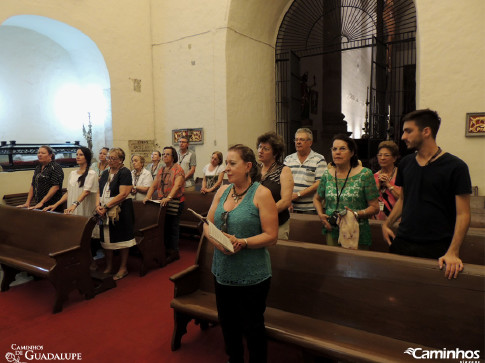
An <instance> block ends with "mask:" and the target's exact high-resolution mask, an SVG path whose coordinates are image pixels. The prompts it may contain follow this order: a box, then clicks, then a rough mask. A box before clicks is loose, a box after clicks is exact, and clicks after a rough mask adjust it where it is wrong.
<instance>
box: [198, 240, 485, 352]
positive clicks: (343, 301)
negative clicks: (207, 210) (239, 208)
mask: <svg viewBox="0 0 485 363" xmlns="http://www.w3.org/2000/svg"><path fill="white" fill-rule="evenodd" d="M269 251H270V255H271V264H272V271H273V278H272V281H271V289H270V292H269V296H268V300H267V306H268V307H271V308H276V309H281V310H284V311H288V312H291V313H294V314H300V315H303V316H308V317H311V318H315V319H319V320H325V321H329V322H332V323H336V324H339V325H343V326H347V327H351V328H355V329H359V330H363V331H367V332H370V333H375V334H378V335H382V336H388V337H391V338H395V339H399V340H404V341H409V342H416V343H417V344H420V345H425V346H429V347H436V348H443V347H447V348H453V347H454V348H456V347H459V348H460V349H475V348H476V347H483V341H484V338H485V336H484V323H485V321H484V299H483V296H484V292H485V267H483V266H477V265H465V270H464V271H463V272H462V273H461V274H460V275H459V277H458V278H457V279H452V280H448V279H445V278H444V275H443V271H441V270H439V268H438V266H437V264H436V261H433V260H427V259H420V258H411V257H405V256H396V255H391V254H382V253H376V252H372V251H358V250H357V251H354V250H345V249H342V248H339V247H331V246H323V245H316V244H311V243H304V242H294V241H281V240H280V241H278V244H277V245H276V246H274V247H271V248H269ZM212 255H213V247H212V245H211V244H210V243H209V242H208V241H207V240H205V239H203V241H202V243H201V244H200V245H199V251H198V255H197V263H196V264H197V265H198V267H199V282H198V283H199V289H201V290H203V291H207V292H211V293H212V292H214V286H213V285H214V281H213V276H212V273H211V271H210V270H211V263H212Z"/></svg>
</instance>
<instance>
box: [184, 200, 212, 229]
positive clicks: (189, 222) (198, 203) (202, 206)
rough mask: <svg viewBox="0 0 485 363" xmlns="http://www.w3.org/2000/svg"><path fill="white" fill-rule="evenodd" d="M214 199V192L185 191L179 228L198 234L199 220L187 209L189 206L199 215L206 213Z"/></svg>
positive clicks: (200, 227)
mask: <svg viewBox="0 0 485 363" xmlns="http://www.w3.org/2000/svg"><path fill="white" fill-rule="evenodd" d="M212 199H214V193H207V194H201V193H200V192H197V191H193V192H185V203H184V210H183V211H182V215H181V216H180V229H181V231H182V232H186V233H189V234H191V235H196V236H200V235H201V234H202V226H201V224H200V221H199V220H198V219H197V217H195V216H194V215H193V214H192V213H191V212H189V211H188V210H187V209H188V208H190V209H192V210H194V211H196V212H197V213H199V214H201V215H207V213H208V212H209V209H210V206H211V204H212Z"/></svg>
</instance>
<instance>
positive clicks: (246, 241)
mask: <svg viewBox="0 0 485 363" xmlns="http://www.w3.org/2000/svg"><path fill="white" fill-rule="evenodd" d="M243 241H244V242H245V243H246V246H244V248H248V240H247V239H246V238H244V239H243Z"/></svg>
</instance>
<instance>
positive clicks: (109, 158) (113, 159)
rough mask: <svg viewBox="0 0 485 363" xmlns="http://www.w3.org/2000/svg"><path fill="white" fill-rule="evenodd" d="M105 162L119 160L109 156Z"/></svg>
mask: <svg viewBox="0 0 485 363" xmlns="http://www.w3.org/2000/svg"><path fill="white" fill-rule="evenodd" d="M106 160H111V161H116V160H120V158H112V157H111V156H107V157H106Z"/></svg>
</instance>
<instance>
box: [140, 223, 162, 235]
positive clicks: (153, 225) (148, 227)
mask: <svg viewBox="0 0 485 363" xmlns="http://www.w3.org/2000/svg"><path fill="white" fill-rule="evenodd" d="M154 228H158V224H152V225H150V226H146V227H143V228H140V229H139V230H138V231H136V232H138V233H141V234H143V232H146V231H149V230H150V229H154Z"/></svg>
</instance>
